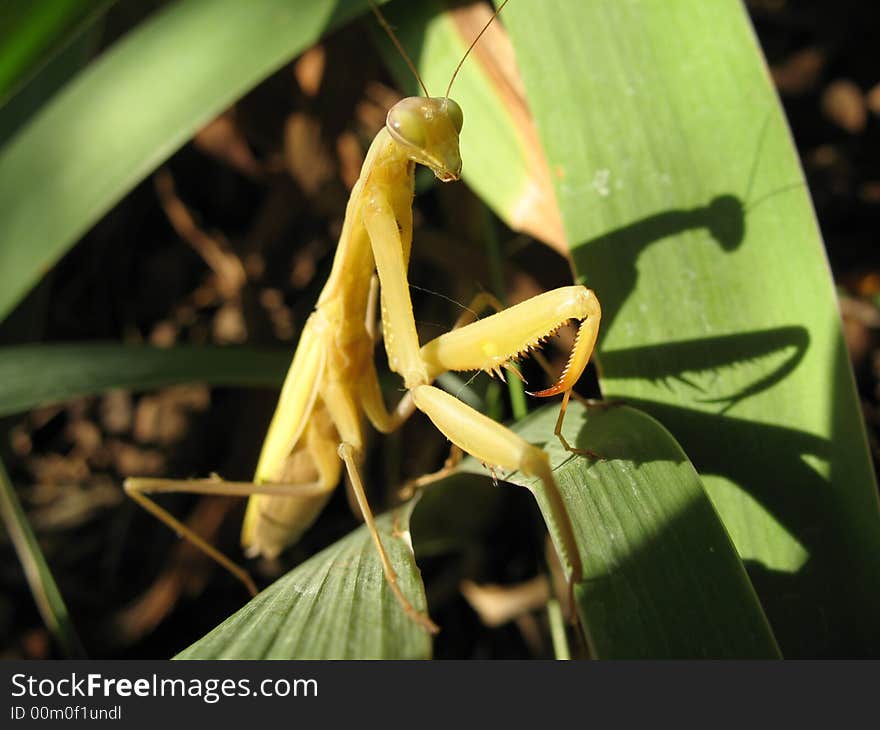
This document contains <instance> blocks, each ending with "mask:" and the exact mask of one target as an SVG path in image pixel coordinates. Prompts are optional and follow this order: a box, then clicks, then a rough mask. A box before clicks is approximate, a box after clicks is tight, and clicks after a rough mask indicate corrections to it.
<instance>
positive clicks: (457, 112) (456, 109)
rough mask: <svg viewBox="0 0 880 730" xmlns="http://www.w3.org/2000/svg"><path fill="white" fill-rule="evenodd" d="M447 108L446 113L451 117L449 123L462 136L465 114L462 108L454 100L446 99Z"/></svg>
mask: <svg viewBox="0 0 880 730" xmlns="http://www.w3.org/2000/svg"><path fill="white" fill-rule="evenodd" d="M445 106H446V113H447V114H448V115H449V121H451V122H452V126H454V127H455V131H456V132H458V133H459V134H460V133H461V128H462V126H463V125H464V113H463V112H462V111H461V107H460V106H459V105H458V104H457V103H456V102H454V101H453V100H452V99H446V105H445Z"/></svg>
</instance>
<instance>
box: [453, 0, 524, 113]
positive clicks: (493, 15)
mask: <svg viewBox="0 0 880 730" xmlns="http://www.w3.org/2000/svg"><path fill="white" fill-rule="evenodd" d="M508 1H509V0H504V2H503V3H501V5H499V6H498V9H497V10H496V11H495V12H494V13H492V17H491V18H489V20H488V21H487V23H486V25H484V26H483V29H482V30H481V31H480V32H479V33H477V37H476V38H474V40H473V41H472V42H471V44H470V45H469V46H468V49H467V50H466V51H465V52H464V55H463V56H462V57H461V60H460V61H459V62H458V66H456V67H455V71H453V72H452V78H451V79H449V86H447V87H446V93H445V94H444V98H446V99H448V98H449V92H450V91H452V82H453V81H455V77H456V76H458V72H459V71H460V70H461V67H462V65H463V64H464V61H465V59H466V58H467V57H468V55H469V54H470V52H471V51H472V50H473V48H474V46H475V45H477V41H478V40H480V38H482V37H483V33H485V32H486V30H487V29H488V28H489V26H490V25H492V22H493V21H494V20H495V18H497V17H498V13H500V12H501V11H502V10H504V6H505V5H507V3H508Z"/></svg>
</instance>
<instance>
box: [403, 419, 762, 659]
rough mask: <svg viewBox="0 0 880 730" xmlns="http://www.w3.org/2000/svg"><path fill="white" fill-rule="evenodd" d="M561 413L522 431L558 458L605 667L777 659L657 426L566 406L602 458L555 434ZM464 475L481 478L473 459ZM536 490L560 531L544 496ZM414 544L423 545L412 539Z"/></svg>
mask: <svg viewBox="0 0 880 730" xmlns="http://www.w3.org/2000/svg"><path fill="white" fill-rule="evenodd" d="M558 413H559V410H558V406H555V405H549V406H545V407H544V408H541V409H540V410H538V411H535V412H533V413H532V414H531V415H530V416H529V417H528V418H526V419H524V420H523V421H521V422H519V423H518V424H516V426H515V427H514V430H515V431H516V432H517V433H519V435H520V436H522V437H523V438H525V439H526V440H527V441H529V442H530V443H534V444H536V445H539V446H542V447H544V448H545V449H546V450H547V452H548V453H549V455H550V459H551V464H552V466H553V467H554V475H555V476H556V479H557V482H558V484H559V488H560V490H561V492H562V498H563V501H564V502H565V505H566V508H567V510H568V513H569V515H570V518H571V521H572V526H573V528H574V532H575V538H576V540H577V543H578V547H579V548H580V553H581V560H582V562H583V566H584V577H583V581H582V582H580V583H578V584H577V585H576V586H575V591H574V593H575V601H576V604H577V610H578V613H579V616H580V619H581V621H582V624H583V626H584V629H585V631H586V634H587V638H588V641H589V644H590V649H591V654H592V655H593V656H595V657H598V658H603V659H611V658H616V659H619V658H655V659H656V658H746V657H750V658H773V657H778V656H779V650H778V648H777V646H776V642H775V640H774V637H773V634H772V632H771V630H770V627H769V625H768V624H767V619H766V617H765V616H764V612H763V610H762V608H761V604H760V603H759V602H758V599H757V597H756V595H755V592H754V589H753V588H752V585H751V583H750V582H749V579H748V576H747V575H746V572H745V569H744V568H743V565H742V563H741V562H740V560H739V557H738V556H737V554H736V550H735V549H734V547H733V544H732V543H731V541H730V538H729V537H728V536H727V533H726V532H725V530H724V527H723V525H722V524H721V521H720V519H719V518H718V515H717V514H716V512H715V510H714V508H713V507H712V503H711V502H710V501H709V498H708V496H707V495H706V493H705V491H704V489H703V486H702V484H701V482H700V478H699V476H698V475H697V473H696V471H695V470H694V467H693V466H692V465H691V463H690V462H689V461H688V459H687V456H685V454H684V452H682V450H681V448H680V447H679V446H678V444H677V443H676V442H675V440H674V439H673V438H672V436H671V435H670V434H669V432H668V431H666V430H665V429H664V428H663V427H662V426H661V425H660V424H659V423H657V422H656V421H655V420H654V419H652V418H651V417H650V416H647V415H646V414H644V413H641V412H639V411H637V410H635V409H633V408H629V407H626V406H617V407H611V408H601V407H599V408H592V409H589V410H588V409H585V408H584V407H583V406H581V405H580V404H578V403H572V404H570V405H569V409H568V412H567V413H566V418H565V424H564V430H563V434H564V436H565V437H566V439H567V440H568V441H569V443H571V444H572V445H574V446H577V447H579V448H582V449H592V450H594V451H595V452H597V453H599V454H601V455H602V456H603V457H604V458H603V459H601V460H598V461H597V460H592V459H587V458H584V457H581V456H574V455H572V454H571V453H570V452H568V451H566V450H565V449H564V448H563V447H562V444H561V443H560V442H559V440H558V439H557V438H556V437H555V436H554V435H553V428H554V426H555V423H556V417H557V415H558ZM462 468H463V469H465V470H468V471H475V472H479V471H481V470H482V467H481V465H479V464H477V463H476V462H474V461H473V460H472V459H467V460H465V462H463V464H462ZM502 478H503V479H504V480H506V481H510V482H513V483H515V484H521V485H523V486H527V487H529V488H530V489H532V490H533V491H534V492H535V495H536V497H537V500H538V504H539V506H540V507H541V509H542V512H543V513H544V516H545V520H546V521H547V523H548V528H549V530H550V534H551V536H554V539H555V535H556V534H557V527H556V526H555V524H554V523H553V518H552V512H551V511H550V509H549V507H548V503H547V499H546V497H545V495H544V492H543V488H542V487H541V486H540V484H536V483H534V481H533V480H532V479H531V478H528V477H524V476H523V475H522V474H520V473H519V472H515V473H513V474H509V475H506V476H503V477H502ZM415 537H416V539H418V536H417V535H416V536H415Z"/></svg>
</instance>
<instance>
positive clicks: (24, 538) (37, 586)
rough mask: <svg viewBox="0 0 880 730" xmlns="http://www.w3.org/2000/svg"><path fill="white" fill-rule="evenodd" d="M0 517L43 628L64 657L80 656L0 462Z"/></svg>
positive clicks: (58, 594)
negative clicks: (44, 627) (46, 629)
mask: <svg viewBox="0 0 880 730" xmlns="http://www.w3.org/2000/svg"><path fill="white" fill-rule="evenodd" d="M0 518H2V519H3V524H4V526H5V527H6V533H7V534H8V535H9V540H10V541H11V542H12V546H13V547H14V548H15V552H16V553H17V555H18V559H19V562H20V563H21V566H22V568H23V569H24V574H25V577H26V578H27V582H28V585H29V586H30V588H31V593H32V594H33V597H34V602H35V603H36V604H37V609H38V610H39V611H40V615H41V616H42V617H43V621H44V623H45V624H46V627H47V628H48V629H49V631H50V632H51V634H52V636H54V637H55V639H56V641H57V642H58V644H59V646H60V647H61V651H62V652H63V653H64V655H65V656H66V657H67V658H68V659H84V658H85V656H86V652H85V649H84V648H83V645H82V642H81V641H80V639H79V636H78V635H77V633H76V629H75V628H74V625H73V622H72V621H71V620H70V614H68V612H67V606H65V605H64V599H63V598H61V592H60V591H59V590H58V586H57V585H56V583H55V578H53V577H52V571H51V570H49V566H48V565H47V563H46V558H45V557H44V556H43V551H42V550H40V546H39V544H38V543H37V538H36V536H35V535H34V533H33V530H31V526H30V525H29V524H28V521H27V517H26V516H25V514H24V510H23V509H22V508H21V503H20V502H19V501H18V495H16V493H15V489H14V488H13V486H12V482H10V481H9V475H8V474H7V473H6V468H5V467H4V466H3V464H2V463H0Z"/></svg>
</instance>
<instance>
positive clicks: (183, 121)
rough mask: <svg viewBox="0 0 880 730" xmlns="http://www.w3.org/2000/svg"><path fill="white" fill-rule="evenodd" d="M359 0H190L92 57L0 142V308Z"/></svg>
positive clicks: (357, 7)
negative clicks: (207, 124)
mask: <svg viewBox="0 0 880 730" xmlns="http://www.w3.org/2000/svg"><path fill="white" fill-rule="evenodd" d="M366 7H367V4H366V1H365V0H348V1H347V2H342V3H340V2H337V1H336V0H302V2H296V3H291V2H290V0H251V2H246V3H243V2H239V0H190V1H189V2H177V3H174V4H173V5H171V6H169V7H168V8H166V9H164V10H163V11H161V12H160V13H158V14H157V15H155V16H154V17H152V18H150V19H149V20H148V21H147V22H145V23H144V24H143V25H141V26H139V27H138V28H136V29H135V30H134V31H132V32H131V33H129V35H128V36H126V37H124V38H123V39H122V40H121V41H120V42H118V43H117V44H116V45H114V46H113V47H112V48H110V49H109V50H107V51H106V52H105V53H104V54H103V55H102V56H101V57H100V58H98V59H97V60H96V61H94V62H93V63H92V64H91V65H90V66H89V67H88V68H87V69H85V70H84V71H83V72H82V73H81V74H80V75H79V76H78V77H77V78H76V79H75V80H74V81H72V82H71V83H70V84H68V85H67V87H66V88H65V89H64V90H63V91H62V92H61V93H60V94H58V95H56V96H55V97H54V98H53V100H52V101H51V102H50V103H49V104H48V105H47V106H46V107H45V108H44V109H43V110H42V111H41V112H40V113H39V114H38V115H36V116H34V117H33V118H32V119H31V121H30V122H29V123H28V124H27V125H26V126H25V127H24V128H23V129H22V130H21V131H20V132H19V133H18V134H17V135H16V136H15V137H14V138H13V139H12V140H11V141H10V142H9V143H8V144H7V145H6V146H5V147H4V148H3V149H2V150H0V272H2V275H0V284H2V286H0V318H2V317H4V316H5V315H6V314H8V313H9V311H10V309H11V308H12V307H13V306H15V304H16V302H18V301H19V299H21V297H22V296H23V295H24V294H25V293H26V292H27V291H28V289H30V288H31V287H32V286H33V285H34V284H35V283H36V281H37V280H38V279H39V277H40V276H42V275H43V273H44V272H45V271H47V270H48V269H49V268H50V267H51V266H52V265H53V264H54V263H55V261H57V260H58V258H59V257H60V256H61V255H62V254H63V253H64V252H65V251H66V250H67V249H68V248H69V247H70V246H71V245H72V244H73V243H74V242H75V241H76V239H77V238H78V237H79V236H81V235H82V234H83V233H85V231H86V230H87V229H88V228H89V226H91V225H92V224H93V223H95V222H96V221H97V220H98V219H99V218H100V217H101V216H102V215H103V214H104V213H105V212H106V211H107V210H108V209H109V208H110V207H111V206H112V205H113V204H114V203H115V202H116V201H117V200H119V199H120V198H121V197H122V196H123V195H124V194H125V193H126V192H128V191H129V190H130V189H131V188H132V187H133V186H134V185H135V184H136V183H137V182H138V181H140V180H141V179H143V178H144V176H146V175H147V174H148V173H149V172H150V171H151V170H153V169H154V168H155V167H156V166H157V165H158V164H159V163H160V162H162V161H163V160H164V159H166V158H167V157H168V156H169V155H171V154H172V153H173V152H174V151H175V150H176V149H177V148H178V147H180V146H181V145H182V144H183V143H184V142H185V141H186V140H187V139H189V138H190V137H191V136H192V135H193V133H194V132H195V131H196V130H197V129H198V128H199V127H200V126H201V125H202V124H204V123H205V122H206V121H208V120H209V119H211V118H212V117H213V116H215V115H216V114H217V113H218V112H220V111H222V110H223V109H224V108H225V107H227V106H228V105H229V104H231V103H232V102H233V101H235V99H237V98H238V97H240V96H241V95H242V94H243V93H244V92H246V91H247V90H248V89H250V88H251V87H252V86H254V85H255V84H256V83H257V82H258V81H260V80H261V79H262V78H264V77H265V76H267V75H268V74H269V73H271V72H272V71H274V70H275V69H277V68H279V67H280V66H281V65H282V64H283V63H284V62H286V61H288V60H289V59H290V58H292V57H293V56H295V55H296V54H297V53H299V52H300V51H302V50H303V49H304V48H306V47H307V46H308V45H309V44H311V43H313V42H314V41H315V40H317V39H318V38H319V37H320V35H321V33H323V32H324V31H326V30H327V29H328V28H331V27H333V26H334V25H337V24H338V23H340V22H342V21H343V20H345V19H347V18H350V17H352V16H353V15H355V14H356V13H358V12H362V11H363V10H365V9H366Z"/></svg>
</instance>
